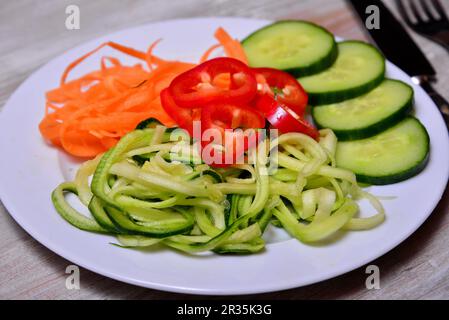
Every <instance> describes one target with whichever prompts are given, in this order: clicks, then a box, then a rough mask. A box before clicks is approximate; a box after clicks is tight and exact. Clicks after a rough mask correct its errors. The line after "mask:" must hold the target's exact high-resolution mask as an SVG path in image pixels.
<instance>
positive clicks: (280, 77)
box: [253, 68, 308, 117]
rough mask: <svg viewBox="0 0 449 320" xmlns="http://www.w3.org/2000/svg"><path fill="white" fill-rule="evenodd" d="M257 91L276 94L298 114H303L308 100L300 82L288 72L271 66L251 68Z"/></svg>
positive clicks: (280, 100) (279, 99) (278, 98)
mask: <svg viewBox="0 0 449 320" xmlns="http://www.w3.org/2000/svg"><path fill="white" fill-rule="evenodd" d="M253 71H254V72H255V73H256V80H257V82H258V86H259V88H258V89H259V92H260V93H262V94H270V95H271V96H276V99H277V100H278V101H279V102H281V103H283V104H285V105H286V106H288V107H289V108H290V109H291V110H292V111H293V112H295V113H296V114H297V115H299V116H301V117H302V116H304V112H305V109H306V106H307V102H308V96H307V93H306V92H305V91H304V89H303V87H302V86H301V84H300V83H299V82H298V81H297V80H296V79H295V78H294V77H293V76H292V75H290V74H289V73H287V72H284V71H281V70H277V69H272V68H253Z"/></svg>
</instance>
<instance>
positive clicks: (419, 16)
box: [409, 0, 424, 23]
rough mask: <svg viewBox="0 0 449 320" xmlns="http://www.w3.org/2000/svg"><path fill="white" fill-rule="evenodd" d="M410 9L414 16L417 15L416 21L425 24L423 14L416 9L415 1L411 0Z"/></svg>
mask: <svg viewBox="0 0 449 320" xmlns="http://www.w3.org/2000/svg"><path fill="white" fill-rule="evenodd" d="M409 2H410V9H411V10H412V12H413V14H414V15H415V19H416V21H417V22H418V23H423V22H424V19H423V18H422V17H421V14H420V13H419V10H418V8H417V7H416V4H415V1H413V0H410V1H409Z"/></svg>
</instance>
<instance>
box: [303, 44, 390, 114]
mask: <svg viewBox="0 0 449 320" xmlns="http://www.w3.org/2000/svg"><path fill="white" fill-rule="evenodd" d="M384 74H385V59H384V57H383V56H382V54H381V53H380V52H379V50H377V49H376V48H375V47H373V46H372V45H370V44H367V43H364V42H361V41H344V42H340V43H338V57H337V60H336V61H335V63H334V64H333V65H332V66H331V67H330V68H329V69H327V70H325V71H323V72H321V73H318V74H316V75H312V76H308V77H301V78H299V79H298V81H299V82H300V83H301V85H302V86H303V87H304V89H305V90H306V91H307V93H308V94H309V103H310V104H311V105H319V104H329V103H335V102H340V101H343V100H346V99H351V98H355V97H357V96H359V95H362V94H364V93H367V92H368V91H370V90H371V89H373V88H375V87H377V85H379V84H380V83H381V82H382V80H383V79H384Z"/></svg>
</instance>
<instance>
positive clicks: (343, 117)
mask: <svg viewBox="0 0 449 320" xmlns="http://www.w3.org/2000/svg"><path fill="white" fill-rule="evenodd" d="M412 105H413V89H412V88H411V87H410V86H409V85H408V84H405V83H404V82H401V81H398V80H391V79H386V80H384V81H383V82H382V83H381V84H380V85H379V86H378V87H376V88H375V89H373V90H371V91H370V92H368V93H366V94H364V95H362V96H360V97H357V98H353V99H350V100H346V101H343V102H339V103H334V104H328V105H322V106H319V107H315V108H312V116H313V120H314V122H315V124H316V125H317V126H318V127H319V128H329V129H332V130H333V131H334V133H335V134H336V135H337V137H338V140H339V141H344V140H356V139H363V138H368V137H371V136H373V135H375V134H378V133H380V132H382V131H384V130H385V129H388V128H390V127H391V126H393V125H395V124H396V123H398V122H399V121H401V120H402V119H404V118H405V117H406V115H407V114H408V113H409V112H410V111H411V109H412Z"/></svg>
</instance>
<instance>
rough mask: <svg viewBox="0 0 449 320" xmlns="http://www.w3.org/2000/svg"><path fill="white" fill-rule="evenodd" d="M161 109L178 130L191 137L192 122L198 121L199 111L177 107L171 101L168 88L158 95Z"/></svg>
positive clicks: (173, 101)
mask: <svg viewBox="0 0 449 320" xmlns="http://www.w3.org/2000/svg"><path fill="white" fill-rule="evenodd" d="M160 98H161V104H162V108H163V109H164V110H165V112H167V114H168V115H169V116H170V118H172V119H173V120H174V121H175V122H176V123H177V124H178V126H179V127H180V128H182V129H185V130H187V132H188V133H189V134H190V136H193V122H194V121H196V120H198V121H199V120H200V116H201V111H200V110H199V109H186V108H181V107H180V106H178V105H177V104H176V102H175V100H173V97H172V95H171V94H170V91H169V90H168V88H165V89H164V90H162V91H161V93H160Z"/></svg>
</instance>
